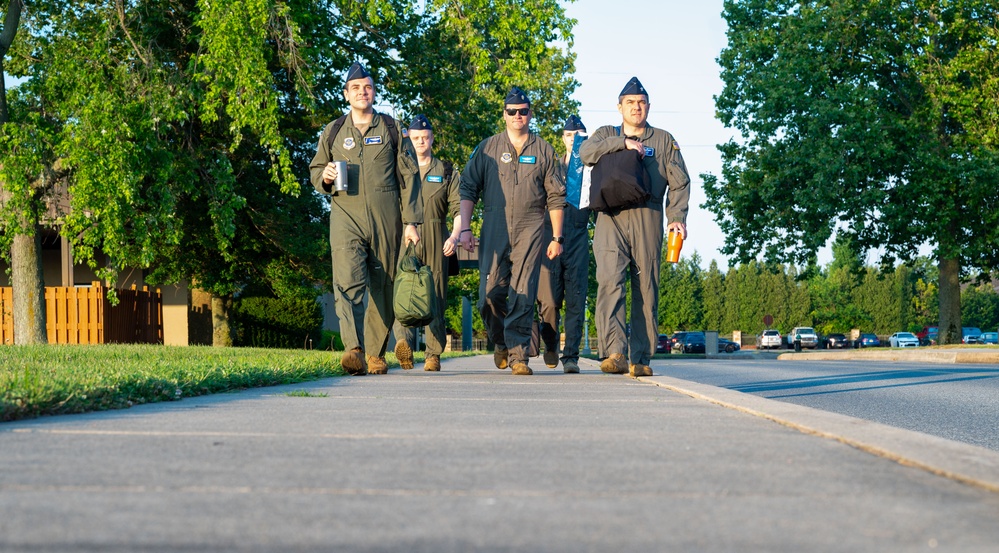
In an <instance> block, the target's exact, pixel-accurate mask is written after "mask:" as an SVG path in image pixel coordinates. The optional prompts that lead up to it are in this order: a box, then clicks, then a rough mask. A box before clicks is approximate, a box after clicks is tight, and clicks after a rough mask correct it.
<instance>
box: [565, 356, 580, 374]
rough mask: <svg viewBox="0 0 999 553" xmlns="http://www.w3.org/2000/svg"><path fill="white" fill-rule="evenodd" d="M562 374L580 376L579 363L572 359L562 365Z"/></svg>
mask: <svg viewBox="0 0 999 553" xmlns="http://www.w3.org/2000/svg"><path fill="white" fill-rule="evenodd" d="M562 372H563V373H565V374H579V363H577V362H575V361H573V360H572V359H570V360H568V361H564V362H563V363H562Z"/></svg>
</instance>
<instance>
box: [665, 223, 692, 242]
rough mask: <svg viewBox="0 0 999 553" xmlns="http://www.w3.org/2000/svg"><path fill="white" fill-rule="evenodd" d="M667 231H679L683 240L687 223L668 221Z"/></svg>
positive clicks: (685, 237)
mask: <svg viewBox="0 0 999 553" xmlns="http://www.w3.org/2000/svg"><path fill="white" fill-rule="evenodd" d="M669 231H673V232H679V233H680V236H682V237H683V239H684V240H686V239H687V225H685V224H683V223H679V222H676V221H674V222H672V223H670V224H669V225H667V226H666V233H667V234H668V233H669Z"/></svg>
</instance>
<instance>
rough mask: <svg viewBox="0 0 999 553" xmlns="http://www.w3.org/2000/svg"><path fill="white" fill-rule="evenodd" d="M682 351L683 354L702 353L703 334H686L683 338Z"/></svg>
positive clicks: (703, 346)
mask: <svg viewBox="0 0 999 553" xmlns="http://www.w3.org/2000/svg"><path fill="white" fill-rule="evenodd" d="M682 344H683V345H682V346H681V347H682V350H683V353H704V352H705V343H704V333H703V332H688V333H687V335H686V336H684V337H683V343H682Z"/></svg>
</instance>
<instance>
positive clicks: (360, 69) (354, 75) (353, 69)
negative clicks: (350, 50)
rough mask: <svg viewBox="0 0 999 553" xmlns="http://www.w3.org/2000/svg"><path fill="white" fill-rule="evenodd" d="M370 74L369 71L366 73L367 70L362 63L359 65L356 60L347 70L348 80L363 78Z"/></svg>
mask: <svg viewBox="0 0 999 553" xmlns="http://www.w3.org/2000/svg"><path fill="white" fill-rule="evenodd" d="M370 76H371V73H368V70H367V69H365V68H364V66H363V65H361V64H360V63H358V62H356V61H355V62H354V65H351V66H350V69H348V70H347V80H348V81H353V80H354V79H363V78H365V77H370Z"/></svg>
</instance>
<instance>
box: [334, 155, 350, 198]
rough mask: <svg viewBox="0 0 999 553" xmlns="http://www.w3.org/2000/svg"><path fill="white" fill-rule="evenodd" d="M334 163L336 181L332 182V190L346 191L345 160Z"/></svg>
mask: <svg viewBox="0 0 999 553" xmlns="http://www.w3.org/2000/svg"><path fill="white" fill-rule="evenodd" d="M333 164H334V165H336V181H335V182H334V184H333V190H334V191H336V192H346V191H347V162H346V161H334V162H333Z"/></svg>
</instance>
